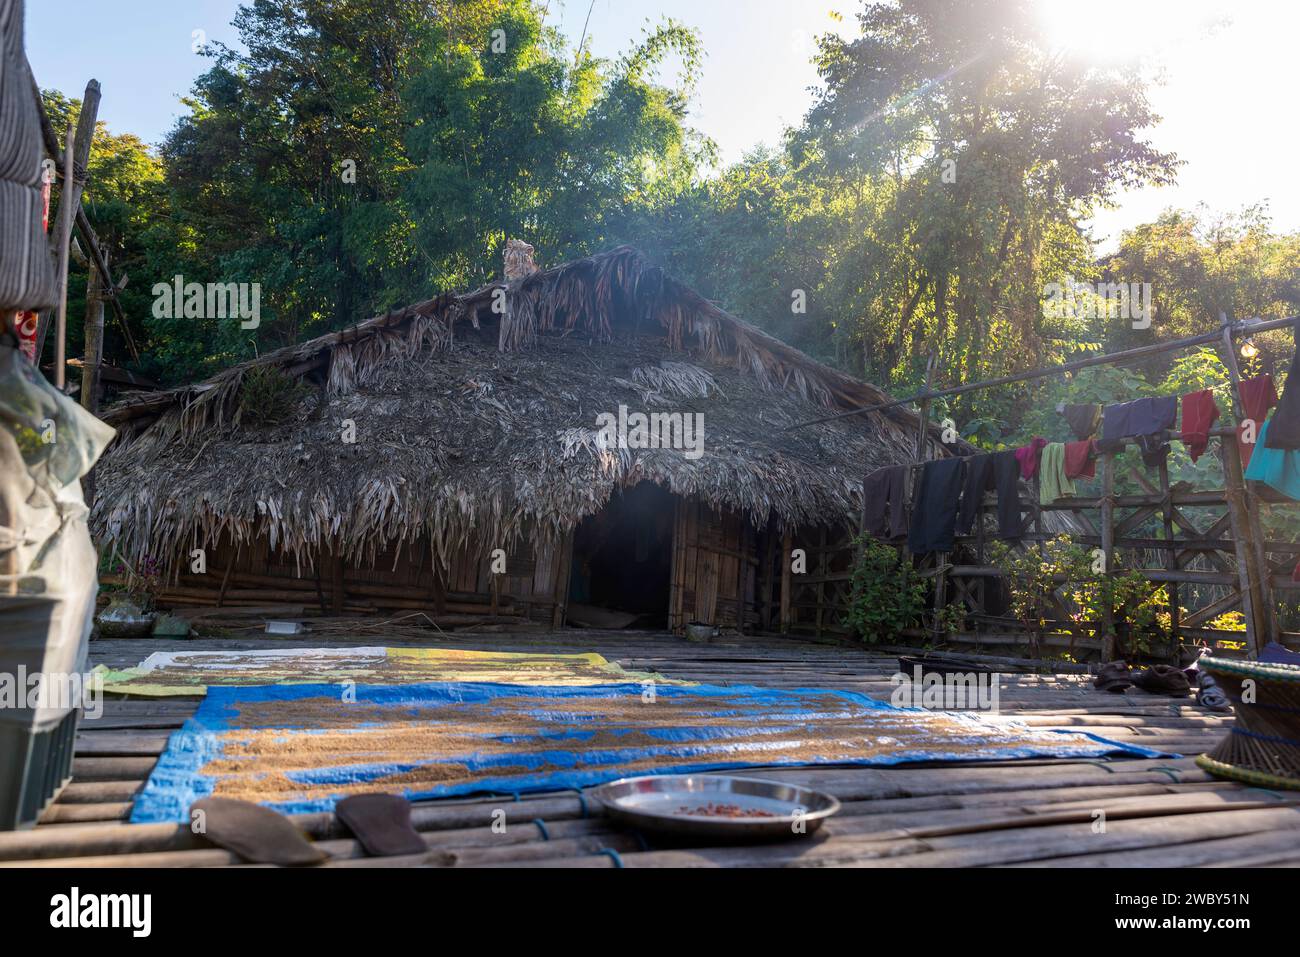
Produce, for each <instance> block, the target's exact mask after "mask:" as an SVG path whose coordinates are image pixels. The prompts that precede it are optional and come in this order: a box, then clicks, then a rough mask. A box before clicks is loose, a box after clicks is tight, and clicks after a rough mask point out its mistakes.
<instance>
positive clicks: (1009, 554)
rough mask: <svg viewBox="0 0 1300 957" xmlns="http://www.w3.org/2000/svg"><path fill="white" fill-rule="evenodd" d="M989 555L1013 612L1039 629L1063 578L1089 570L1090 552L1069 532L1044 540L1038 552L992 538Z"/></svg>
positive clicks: (1089, 573)
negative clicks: (1009, 595) (1015, 546)
mask: <svg viewBox="0 0 1300 957" xmlns="http://www.w3.org/2000/svg"><path fill="white" fill-rule="evenodd" d="M989 559H990V561H991V562H992V564H993V565H994V566H995V567H996V568H997V569H998V570H999V571H1000V572H1002V576H1003V578H1005V579H1006V582H1007V588H1008V591H1009V592H1010V594H1011V612H1012V614H1013V615H1015V617H1016V619H1017V620H1018V621H1019V622H1020V623H1021V624H1023V625H1025V626H1026V627H1029V628H1033V629H1034V630H1035V631H1038V632H1040V633H1041V631H1042V630H1043V628H1044V627H1046V625H1047V619H1048V616H1049V614H1050V612H1051V610H1052V609H1051V599H1052V595H1053V594H1055V592H1056V589H1057V588H1058V587H1059V586H1060V585H1061V584H1062V583H1064V582H1066V581H1070V580H1073V579H1080V578H1084V577H1088V576H1090V575H1091V574H1092V556H1091V554H1090V553H1089V552H1088V551H1086V550H1085V549H1083V548H1081V547H1080V546H1078V545H1076V544H1074V542H1073V541H1072V540H1071V539H1070V536H1068V535H1058V536H1056V537H1055V538H1053V539H1050V540H1048V541H1047V542H1044V543H1043V548H1042V551H1041V552H1040V551H1038V550H1037V549H1034V548H1027V549H1024V550H1021V549H1017V548H1013V547H1012V546H1010V545H1008V544H1007V543H1006V542H992V543H990V545H989Z"/></svg>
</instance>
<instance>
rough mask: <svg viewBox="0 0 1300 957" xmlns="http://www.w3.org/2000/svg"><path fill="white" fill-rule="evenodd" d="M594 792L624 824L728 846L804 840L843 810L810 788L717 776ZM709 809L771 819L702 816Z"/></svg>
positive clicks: (670, 778) (636, 781) (615, 785)
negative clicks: (726, 808) (732, 843)
mask: <svg viewBox="0 0 1300 957" xmlns="http://www.w3.org/2000/svg"><path fill="white" fill-rule="evenodd" d="M592 793H593V794H594V796H595V797H596V799H597V800H598V801H600V803H601V804H602V805H604V807H605V812H606V813H607V814H608V815H609V816H610V817H611V818H613V819H614V820H615V821H618V822H620V823H623V824H627V825H629V826H631V827H635V828H638V829H640V830H646V831H654V832H656V833H659V834H664V835H669V836H674V837H681V838H690V839H700V838H708V839H715V840H719V841H726V842H746V841H772V840H781V839H785V838H795V837H806V836H807V835H809V834H811V833H813V831H815V830H817V829H818V828H819V827H821V826H822V822H823V821H824V820H826V818H828V817H830V816H831V815H832V814H834V813H836V812H837V811H839V809H840V802H839V801H837V800H836V799H835V798H833V797H831V796H830V795H829V794H823V793H822V792H820V791H814V790H812V789H811V788H803V787H798V786H796V785H793V784H783V783H781V782H780V781H765V780H762V779H761V778H737V777H730V776H727V775H717V774H665V775H648V776H646V777H639V778H623V779H622V780H619V781H612V782H610V783H609V784H604V785H601V786H600V787H598V788H596V789H595V790H594V791H593V792H592ZM710 805H712V806H713V807H718V806H726V807H730V808H736V809H739V810H740V811H741V812H749V813H751V814H754V813H755V812H758V813H760V814H761V813H766V814H769V815H771V816H770V817H766V816H762V817H760V816H749V817H746V816H738V817H726V816H717V815H714V814H704V813H699V812H700V810H702V809H705V808H708V807H709V806H710ZM692 811H695V812H696V813H691V812H692ZM797 824H800V825H801V826H799V827H796V825H797Z"/></svg>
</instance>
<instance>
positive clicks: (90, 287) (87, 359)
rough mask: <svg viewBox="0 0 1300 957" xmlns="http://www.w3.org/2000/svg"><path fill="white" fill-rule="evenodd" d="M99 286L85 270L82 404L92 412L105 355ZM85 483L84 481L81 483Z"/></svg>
mask: <svg viewBox="0 0 1300 957" xmlns="http://www.w3.org/2000/svg"><path fill="white" fill-rule="evenodd" d="M102 289H103V286H102V285H101V281H100V276H99V272H98V270H95V269H88V270H87V271H86V319H85V327H86V328H85V340H84V341H85V345H84V348H83V350H82V359H81V407H82V408H83V409H85V410H86V411H87V412H90V413H92V414H93V413H95V412H98V411H99V370H100V365H101V364H102V362H103V356H104V298H103V294H102ZM92 474H93V472H92ZM85 484H86V483H85V481H83V482H82V485H83V486H84V485H85ZM88 497H89V496H88Z"/></svg>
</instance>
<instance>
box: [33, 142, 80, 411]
mask: <svg viewBox="0 0 1300 957" xmlns="http://www.w3.org/2000/svg"><path fill="white" fill-rule="evenodd" d="M76 140H77V130H76V128H75V127H74V126H73V125H72V124H71V123H69V124H68V145H67V148H66V149H65V150H64V151H63V187H64V188H63V195H62V197H60V199H59V232H58V239H57V243H58V245H57V247H56V248H57V250H58V255H59V270H58V276H59V306H58V313H57V319H56V321H55V339H54V387H55V388H56V389H58V390H59V391H60V392H62V391H63V387H64V385H65V383H66V381H67V375H68V366H67V356H66V352H67V347H68V253H69V248H68V247H69V244H70V243H71V242H72V215H71V214H72V205H73V203H79V202H80V201H81V198H80V196H79V193H80V190H78V189H76V187H74V186H73V185H72V183H73V161H72V157H73V152H72V151H73V149H74V148H75V146H76ZM48 325H49V320H48V317H47V316H42V317H41V322H40V327H39V328H38V330H37V333H36V365H37V367H38V368H39V366H40V361H41V352H43V351H44V346H45V333H46V330H47V329H48Z"/></svg>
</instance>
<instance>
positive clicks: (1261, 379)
mask: <svg viewBox="0 0 1300 957" xmlns="http://www.w3.org/2000/svg"><path fill="white" fill-rule="evenodd" d="M1237 394H1238V395H1240V396H1241V410H1242V411H1243V412H1244V413H1245V414H1246V415H1245V417H1246V419H1248V420H1250V421H1251V422H1253V423H1254V434H1253V435H1252V436H1251V438H1254V439H1258V438H1259V433H1260V430H1261V429H1263V428H1264V420H1265V419H1267V418H1268V410H1269V409H1271V408H1273V406H1275V405H1277V386H1275V385H1274V384H1273V377H1272V376H1271V375H1268V374H1267V373H1265V374H1264V375H1261V376H1256V377H1255V378H1253V379H1245V380H1243V381H1242V382H1240V383H1238V385H1237ZM1245 432H1246V425H1245V423H1244V422H1243V423H1242V424H1241V425H1239V426H1237V448H1238V449H1240V450H1241V467H1242V469H1243V470H1244V469H1245V468H1246V467H1247V466H1248V465H1250V457H1251V455H1252V454H1253V453H1254V451H1255V443H1254V442H1247V441H1246V440H1245V439H1244V438H1243V436H1244V435H1245Z"/></svg>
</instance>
